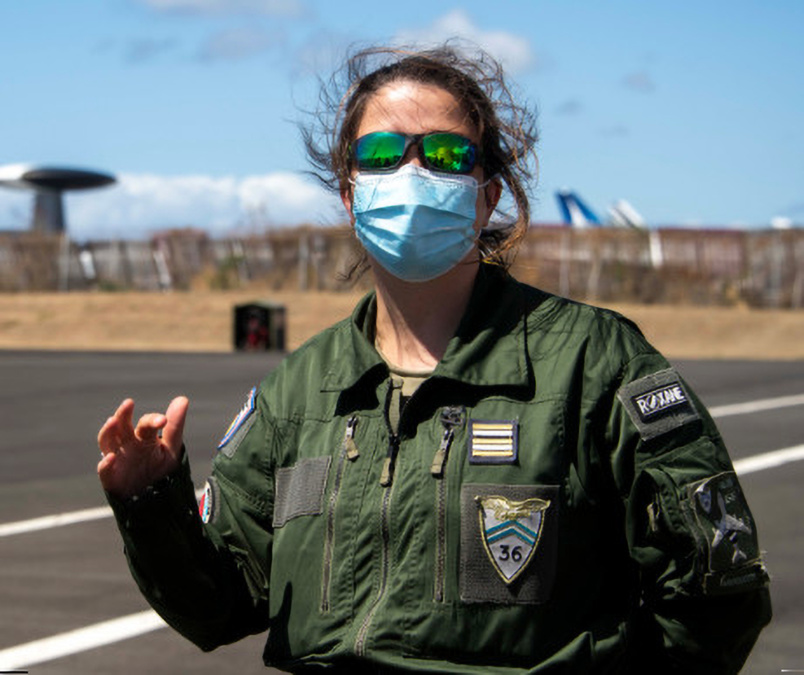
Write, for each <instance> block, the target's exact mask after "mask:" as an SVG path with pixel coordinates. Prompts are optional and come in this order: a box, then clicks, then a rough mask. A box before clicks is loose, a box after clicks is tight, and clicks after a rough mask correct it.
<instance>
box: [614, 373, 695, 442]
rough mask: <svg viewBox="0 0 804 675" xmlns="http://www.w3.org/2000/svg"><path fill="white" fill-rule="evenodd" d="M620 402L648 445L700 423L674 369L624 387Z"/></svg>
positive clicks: (620, 392)
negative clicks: (668, 433) (691, 423)
mask: <svg viewBox="0 0 804 675" xmlns="http://www.w3.org/2000/svg"><path fill="white" fill-rule="evenodd" d="M617 398H619V399H620V402H621V403H622V404H623V406H624V407H625V410H626V412H627V413H628V416H629V417H630V418H631V421H632V422H633V423H634V426H636V428H637V429H638V430H639V434H640V436H642V439H643V440H645V441H647V440H650V439H651V438H655V437H656V436H661V435H662V434H665V433H667V432H668V431H672V430H673V429H676V428H678V427H680V426H683V425H685V424H688V423H690V422H694V421H695V420H698V419H700V416H699V415H698V411H697V410H696V409H695V406H694V404H693V402H692V399H691V398H690V396H689V394H688V393H687V391H686V389H685V388H684V385H683V384H682V383H681V378H680V377H679V376H678V373H676V371H675V370H674V369H673V368H668V369H666V370H660V371H658V372H656V373H653V374H651V375H648V376H646V377H643V378H641V379H639V380H635V381H634V382H629V383H628V384H625V385H623V386H622V387H620V390H619V391H618V392H617Z"/></svg>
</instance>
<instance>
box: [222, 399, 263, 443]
mask: <svg viewBox="0 0 804 675" xmlns="http://www.w3.org/2000/svg"><path fill="white" fill-rule="evenodd" d="M256 404H257V387H253V388H252V390H251V391H250V392H249V394H248V399H247V400H246V402H245V404H244V405H243V407H242V408H241V409H240V412H239V413H237V415H235V418H234V419H233V420H232V423H231V424H230V425H229V428H228V429H227V430H226V433H225V434H224V435H223V438H222V439H221V440H220V443H218V450H224V448H226V449H225V450H224V454H226V455H227V456H229V457H231V456H232V455H233V454H234V452H235V450H237V446H238V445H239V442H240V439H242V437H243V436H244V435H245V434H246V432H247V431H248V430H249V429H250V428H251V425H252V424H253V423H254V417H253V413H254V410H255V409H256ZM234 439H236V442H235V443H232V444H231V446H230V447H228V448H227V447H226V446H227V445H229V444H230V443H231V442H232V440H234Z"/></svg>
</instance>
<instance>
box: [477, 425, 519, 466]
mask: <svg viewBox="0 0 804 675" xmlns="http://www.w3.org/2000/svg"><path fill="white" fill-rule="evenodd" d="M517 432H518V426H517V422H516V421H515V420H469V463H470V464H513V463H514V462H516V459H517V453H518V436H519V434H518V433H517Z"/></svg>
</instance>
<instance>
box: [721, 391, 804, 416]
mask: <svg viewBox="0 0 804 675" xmlns="http://www.w3.org/2000/svg"><path fill="white" fill-rule="evenodd" d="M794 405H804V394H796V395H794V396H779V397H778V398H765V399H761V400H759V401H747V402H746V403H732V404H731V405H719V406H715V407H714V408H709V414H710V415H711V416H712V417H714V418H716V419H717V418H719V417H731V416H732V415H748V414H750V413H755V412H762V411H764V410H776V409H777V408H789V407H791V406H794Z"/></svg>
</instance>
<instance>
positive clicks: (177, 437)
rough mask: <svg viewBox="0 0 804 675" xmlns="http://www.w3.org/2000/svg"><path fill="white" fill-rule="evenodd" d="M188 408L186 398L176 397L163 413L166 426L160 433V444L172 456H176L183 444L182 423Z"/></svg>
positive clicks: (188, 403)
mask: <svg viewBox="0 0 804 675" xmlns="http://www.w3.org/2000/svg"><path fill="white" fill-rule="evenodd" d="M189 407H190V401H189V400H188V399H187V397H186V396H177V397H176V398H174V399H173V400H172V401H171V402H170V405H169V406H168V408H167V410H166V411H165V417H166V418H167V424H166V425H165V428H164V430H163V432H162V442H163V443H164V444H165V445H166V446H167V448H168V450H170V452H171V453H172V454H173V455H174V456H175V455H178V453H179V451H180V450H181V446H182V443H183V442H184V421H185V420H186V419H187V409H188V408H189Z"/></svg>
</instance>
